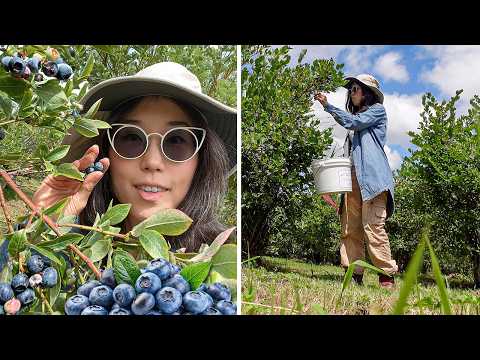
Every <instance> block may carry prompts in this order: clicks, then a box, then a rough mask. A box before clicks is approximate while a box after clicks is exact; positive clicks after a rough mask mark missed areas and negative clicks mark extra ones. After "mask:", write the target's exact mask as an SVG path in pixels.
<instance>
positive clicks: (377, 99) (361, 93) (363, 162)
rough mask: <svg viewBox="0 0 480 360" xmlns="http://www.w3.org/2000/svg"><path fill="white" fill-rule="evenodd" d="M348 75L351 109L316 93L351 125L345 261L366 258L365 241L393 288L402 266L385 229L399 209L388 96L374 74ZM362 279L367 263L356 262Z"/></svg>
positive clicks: (345, 199)
mask: <svg viewBox="0 0 480 360" xmlns="http://www.w3.org/2000/svg"><path fill="white" fill-rule="evenodd" d="M345 80H346V81H347V84H346V85H345V87H346V88H347V89H348V93H347V101H346V110H347V111H343V110H341V109H339V108H337V107H335V106H333V105H331V104H329V103H328V101H327V97H326V96H325V95H324V94H320V93H319V94H316V95H315V99H316V100H318V101H319V102H320V103H321V104H322V105H323V107H324V109H325V111H327V112H328V113H330V114H331V115H332V116H333V118H334V119H335V121H336V122H337V123H339V124H340V125H341V126H343V127H344V128H345V129H347V130H348V134H347V139H346V144H347V146H346V153H347V154H346V155H348V156H349V157H350V158H351V160H352V171H351V173H352V192H348V193H346V194H345V195H342V199H341V203H340V212H341V223H342V234H341V247H340V258H341V264H342V266H343V267H345V268H346V267H348V266H349V265H350V264H351V263H352V262H354V261H355V260H359V259H364V257H365V245H364V243H365V242H366V245H367V249H368V253H369V255H370V259H371V261H372V263H373V265H375V266H376V267H378V268H380V269H382V270H384V271H385V272H386V273H387V274H388V276H385V275H380V276H379V283H380V285H381V286H382V287H386V288H392V287H393V286H394V278H393V275H394V274H395V273H396V272H397V271H398V266H397V264H396V262H395V260H393V259H392V255H391V251H390V243H389V240H388V235H387V233H386V231H385V220H386V219H387V218H388V217H390V216H391V215H392V214H393V211H394V182H393V174H392V171H391V169H390V165H389V163H388V159H387V155H386V154H385V151H384V146H385V144H386V138H387V114H386V112H385V108H384V106H383V99H384V96H383V93H382V92H381V91H380V85H379V83H378V81H377V80H376V79H375V78H374V77H373V76H371V75H368V74H361V75H358V76H355V77H347V78H346V79H345ZM362 279H363V268H361V267H357V268H356V269H355V272H354V280H355V281H356V282H357V283H359V284H361V283H362Z"/></svg>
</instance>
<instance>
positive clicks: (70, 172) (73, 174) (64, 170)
mask: <svg viewBox="0 0 480 360" xmlns="http://www.w3.org/2000/svg"><path fill="white" fill-rule="evenodd" d="M60 175H61V176H65V177H68V178H70V179H75V180H79V181H82V180H83V176H84V175H83V174H82V173H81V172H80V171H78V169H77V168H76V167H75V166H74V165H73V164H72V163H64V164H60V165H58V166H57V167H56V168H55V173H54V176H60Z"/></svg>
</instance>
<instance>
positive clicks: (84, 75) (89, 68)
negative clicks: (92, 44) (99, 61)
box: [79, 54, 95, 80]
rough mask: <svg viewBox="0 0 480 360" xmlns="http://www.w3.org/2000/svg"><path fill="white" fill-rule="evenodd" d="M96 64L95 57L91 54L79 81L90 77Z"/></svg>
mask: <svg viewBox="0 0 480 360" xmlns="http://www.w3.org/2000/svg"><path fill="white" fill-rule="evenodd" d="M94 63H95V58H94V57H93V54H90V56H89V57H88V60H87V63H86V64H85V67H84V68H83V69H82V71H81V72H80V75H79V80H84V79H86V78H87V77H89V76H90V74H91V72H92V70H93V64H94Z"/></svg>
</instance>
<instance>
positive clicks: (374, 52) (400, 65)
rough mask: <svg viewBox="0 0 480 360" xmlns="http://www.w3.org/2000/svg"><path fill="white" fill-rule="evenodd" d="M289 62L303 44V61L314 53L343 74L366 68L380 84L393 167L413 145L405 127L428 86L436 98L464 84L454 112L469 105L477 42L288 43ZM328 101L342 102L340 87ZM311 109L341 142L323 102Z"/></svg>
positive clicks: (477, 86) (476, 83)
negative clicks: (329, 60)
mask: <svg viewBox="0 0 480 360" xmlns="http://www.w3.org/2000/svg"><path fill="white" fill-rule="evenodd" d="M290 47H292V50H291V55H292V65H294V64H295V63H296V60H297V57H298V54H299V53H300V51H301V50H302V49H304V48H306V49H307V54H306V56H305V57H304V60H303V62H311V61H313V60H314V59H317V58H334V59H335V61H336V62H338V63H343V64H345V67H344V73H345V75H357V74H360V73H369V74H372V75H373V76H375V77H376V78H377V79H378V80H379V81H380V84H381V89H382V92H383V93H384V95H385V102H384V105H385V108H386V111H387V115H388V118H389V124H388V132H387V134H388V140H387V146H386V149H385V151H386V153H387V157H388V158H389V161H390V166H391V167H392V169H398V168H399V167H400V165H401V163H402V161H403V157H405V156H406V155H408V152H407V149H408V148H409V147H412V144H411V143H410V141H409V139H410V138H409V136H408V135H407V131H410V130H411V131H415V130H416V129H417V127H418V123H419V121H420V112H421V111H422V106H421V97H422V95H423V94H425V93H426V92H431V93H432V94H433V95H434V96H435V97H436V98H437V99H439V100H442V99H448V98H450V96H452V95H454V94H455V91H456V90H457V89H464V93H463V94H462V98H461V100H460V101H459V103H457V110H458V113H459V114H461V113H464V112H465V111H466V110H467V109H468V104H469V100H470V98H471V97H472V96H473V95H474V94H480V46H463V45H461V46H460V45H454V46H440V45H435V46H433V45H429V46H421V45H412V46H406V45H405V46H404V45H387V46H385V45H382V46H375V45H346V46H344V45H290ZM327 98H328V100H329V102H330V103H332V104H333V105H335V106H338V107H341V108H344V102H345V90H344V89H339V90H338V91H337V92H335V93H332V94H327ZM313 110H314V111H315V113H316V114H317V116H319V117H320V118H321V119H322V121H323V120H324V121H323V123H324V126H333V127H334V137H335V139H336V141H338V142H340V143H343V138H344V134H345V131H344V129H342V128H341V127H340V126H339V125H336V123H335V122H334V121H333V119H332V118H331V117H330V115H329V114H327V113H326V112H324V111H323V107H322V106H321V105H320V104H318V103H315V104H314V106H313Z"/></svg>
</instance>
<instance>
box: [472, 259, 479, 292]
mask: <svg viewBox="0 0 480 360" xmlns="http://www.w3.org/2000/svg"><path fill="white" fill-rule="evenodd" d="M472 258H473V279H474V281H475V289H480V254H479V253H478V252H474V253H473V254H472Z"/></svg>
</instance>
